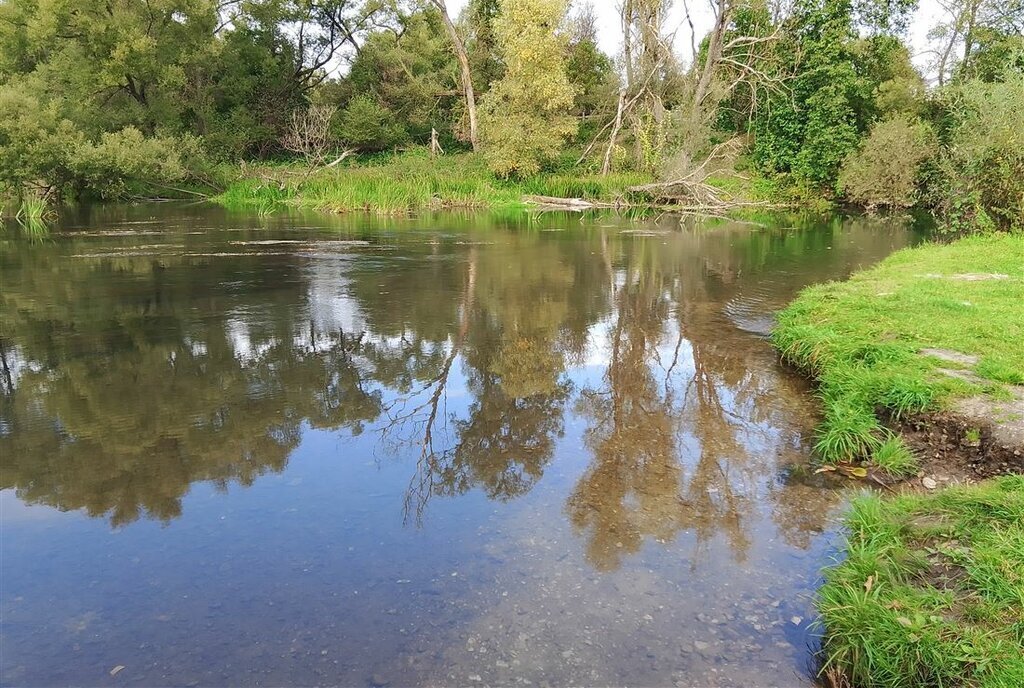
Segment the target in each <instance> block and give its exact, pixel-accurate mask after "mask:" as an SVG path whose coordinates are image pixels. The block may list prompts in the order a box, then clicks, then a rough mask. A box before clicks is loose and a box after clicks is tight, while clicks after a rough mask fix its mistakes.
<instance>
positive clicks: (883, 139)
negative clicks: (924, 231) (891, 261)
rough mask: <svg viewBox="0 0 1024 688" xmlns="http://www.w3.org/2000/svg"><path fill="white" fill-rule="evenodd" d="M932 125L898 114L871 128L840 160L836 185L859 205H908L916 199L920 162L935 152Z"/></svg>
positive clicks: (901, 206)
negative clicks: (857, 148) (852, 150)
mask: <svg viewBox="0 0 1024 688" xmlns="http://www.w3.org/2000/svg"><path fill="white" fill-rule="evenodd" d="M937 147H938V142H937V140H936V138H935V134H934V132H933V131H932V129H931V127H930V126H928V125H927V124H925V123H923V122H921V121H916V122H911V121H908V120H907V119H906V118H905V117H904V116H902V115H897V116H896V117H893V118H891V119H887V120H885V121H883V122H879V123H878V124H876V125H875V126H874V127H872V129H871V134H870V135H869V136H868V137H867V138H866V139H864V142H863V143H862V144H861V147H860V149H859V150H857V151H856V152H854V153H853V154H851V155H850V156H849V157H847V158H846V160H845V161H844V162H843V167H842V170H841V171H840V174H839V188H840V189H841V190H842V191H843V193H844V194H845V195H846V197H847V198H848V199H849V200H851V201H853V202H854V203H857V204H859V205H862V206H865V207H868V208H875V207H880V206H881V207H889V208H907V207H910V206H912V205H914V203H915V202H916V200H917V190H918V182H919V178H920V172H921V166H922V165H923V164H924V163H926V162H927V161H929V160H930V159H931V158H932V157H933V156H934V155H935V154H936V152H937Z"/></svg>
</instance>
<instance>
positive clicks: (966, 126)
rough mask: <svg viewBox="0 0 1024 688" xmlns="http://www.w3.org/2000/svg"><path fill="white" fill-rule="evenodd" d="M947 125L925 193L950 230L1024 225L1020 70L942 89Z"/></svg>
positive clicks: (1023, 115)
mask: <svg viewBox="0 0 1024 688" xmlns="http://www.w3.org/2000/svg"><path fill="white" fill-rule="evenodd" d="M944 106H945V110H946V112H947V113H948V114H947V117H948V118H949V119H950V120H951V121H952V123H953V124H952V126H951V127H950V129H949V131H948V132H947V133H946V136H948V138H949V141H948V144H947V145H946V146H945V147H944V148H943V151H942V154H941V155H940V157H939V162H938V168H939V169H938V174H937V179H936V181H935V182H934V183H933V184H932V188H931V190H930V193H931V195H932V197H933V204H934V205H935V206H936V207H938V208H939V210H940V212H941V213H942V215H943V216H944V217H945V219H946V223H947V228H948V229H950V230H952V231H957V232H965V231H985V230H992V229H1004V230H1013V229H1017V230H1019V229H1021V228H1024V141H1022V133H1024V72H1020V71H1015V70H1013V69H1007V70H1005V71H1004V72H1003V77H1002V80H1001V81H996V82H993V83H986V82H983V81H981V80H978V79H973V80H971V81H968V82H966V83H964V84H962V85H959V86H958V87H956V88H953V89H950V90H949V91H947V92H946V93H945V94H944Z"/></svg>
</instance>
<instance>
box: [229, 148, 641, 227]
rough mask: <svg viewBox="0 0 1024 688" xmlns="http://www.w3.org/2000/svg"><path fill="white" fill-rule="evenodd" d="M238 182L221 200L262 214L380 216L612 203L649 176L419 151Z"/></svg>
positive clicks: (269, 172) (262, 171) (262, 172)
mask: <svg viewBox="0 0 1024 688" xmlns="http://www.w3.org/2000/svg"><path fill="white" fill-rule="evenodd" d="M252 174H253V175H254V176H249V177H247V178H244V179H241V180H238V181H236V182H234V183H232V184H231V185H229V187H228V188H227V190H226V191H225V192H224V193H223V194H221V195H220V196H219V197H217V198H216V199H215V200H217V201H218V202H220V203H221V204H223V205H225V206H228V207H234V208H256V209H258V210H261V211H265V210H268V209H270V208H273V207H278V206H281V205H285V204H287V205H295V206H301V207H307V208H312V209H316V210H324V211H328V212H371V213H377V214H382V215H392V214H401V213H407V212H414V211H420V210H438V209H446V208H470V209H472V208H479V209H483V208H489V209H493V208H505V207H523V206H524V203H523V196H524V195H538V196H558V197H572V198H586V199H589V200H595V201H608V202H612V201H615V200H617V199H621V198H624V197H625V196H626V195H627V193H628V192H627V188H628V187H630V186H634V185H637V184H643V183H644V182H647V181H649V179H648V178H647V177H645V176H643V175H638V174H613V175H608V176H607V177H602V176H599V175H595V174H579V173H559V172H554V173H544V174H540V175H537V176H535V177H530V178H526V179H514V180H505V179H500V178H497V177H495V176H494V175H493V174H492V173H491V172H490V170H488V169H487V167H486V165H485V164H484V162H483V160H482V159H480V158H479V157H477V156H473V155H470V154H456V155H446V156H441V157H438V158H435V159H432V158H430V157H429V156H427V155H425V154H423V153H422V152H421V151H413V152H409V153H405V154H402V155H398V156H392V157H390V158H383V159H372V160H368V161H363V162H361V163H360V162H354V163H353V164H351V165H349V166H347V167H339V168H332V169H326V170H321V171H318V172H316V173H314V174H312V175H307V174H305V173H304V171H303V170H302V169H300V168H298V167H295V166H284V167H281V166H279V167H264V168H259V169H257V170H253V171H252Z"/></svg>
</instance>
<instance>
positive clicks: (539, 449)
mask: <svg viewBox="0 0 1024 688" xmlns="http://www.w3.org/2000/svg"><path fill="white" fill-rule="evenodd" d="M560 221H564V220H560ZM543 228H546V227H543ZM543 228H541V229H543ZM179 229H180V228H179ZM537 229H538V228H537V227H534V228H533V231H528V232H523V231H518V232H512V233H508V232H506V233H501V232H497V231H493V232H469V233H468V234H462V233H448V232H446V233H440V234H435V235H432V236H430V237H424V236H423V235H421V234H414V235H406V236H401V235H390V236H386V237H383V238H382V237H380V236H377V237H374V238H373V239H371V240H370V241H365V240H364V241H336V242H322V243H317V242H315V241H309V240H308V239H307V240H305V241H302V240H291V244H290V243H289V242H288V240H278V241H273V240H266V239H263V240H252V241H247V240H246V239H245V238H238V237H237V236H231V237H230V239H227V238H225V237H224V236H218V235H216V234H215V233H212V234H211V233H201V234H200V236H199V237H198V238H197V239H193V240H192V241H191V242H189V241H188V240H189V239H192V238H193V237H192V236H191V234H192V233H189V236H185V237H184V239H185V241H186V243H189V244H190V245H189V246H188V247H187V248H186V246H185V245H184V244H182V243H174V242H173V241H172V242H168V241H164V242H163V243H161V242H159V241H156V240H153V241H152V242H150V241H149V240H150V239H152V237H150V236H148V234H149V233H145V234H146V236H147V238H146V239H143V238H142V237H139V236H137V235H138V234H139V233H140V231H139V230H136V231H135V234H129V235H125V234H120V235H118V234H114V233H111V234H113V236H112V237H104V239H103V240H98V239H97V238H96V237H95V236H85V235H82V234H76V233H73V232H72V233H69V234H67V235H66V236H65V237H64V238H62V239H61V240H58V241H56V242H54V243H53V244H51V245H49V246H47V247H45V248H43V247H39V246H32V247H29V246H25V245H23V244H18V243H14V242H10V241H8V242H7V245H6V246H5V251H4V254H3V266H2V267H3V272H4V274H5V287H4V290H3V297H2V298H3V301H2V304H3V311H2V313H3V319H2V323H3V338H2V339H0V362H2V364H3V365H2V371H3V380H4V385H3V391H4V393H3V395H2V397H0V399H2V401H0V404H2V406H0V429H2V432H0V449H2V453H3V455H4V457H5V459H4V462H3V477H2V483H0V484H2V486H3V487H13V488H15V489H16V490H17V494H18V496H19V498H21V499H23V500H25V501H26V502H30V503H43V504H48V505H51V506H55V507H57V508H59V509H61V510H74V509H82V510H85V511H86V512H87V513H89V514H90V515H93V516H105V517H107V518H109V519H110V522H111V523H112V524H114V525H123V524H126V523H129V522H131V521H133V520H135V519H137V518H140V517H150V518H156V519H160V520H164V521H167V520H170V519H173V518H175V517H177V516H179V515H180V513H181V499H182V496H183V495H185V494H186V493H187V492H188V489H189V486H190V485H191V484H192V483H195V482H197V481H211V482H213V483H215V484H217V485H218V486H221V487H225V488H226V486H227V484H228V483H229V482H231V481H237V482H238V483H240V484H242V485H251V484H252V483H253V481H255V480H256V479H257V478H258V477H259V476H260V475H263V474H265V473H267V472H269V471H281V470H282V469H284V467H285V466H286V464H287V461H288V457H289V454H290V453H291V452H292V451H293V450H294V449H295V447H296V446H297V445H298V443H299V442H300V441H301V438H302V434H303V426H304V425H308V426H310V427H312V428H329V429H332V430H345V431H347V432H349V433H352V434H359V433H361V432H363V431H364V429H366V428H367V427H372V428H373V431H374V432H377V433H379V435H380V438H381V446H382V447H385V448H387V450H389V451H390V452H392V453H398V454H410V455H412V456H414V458H415V461H414V466H413V467H412V468H413V475H412V478H411V481H410V486H409V490H408V495H407V499H406V510H407V513H406V517H407V518H409V517H414V518H415V519H416V520H421V519H422V518H423V515H424V509H425V507H426V504H427V502H428V501H429V499H430V498H431V497H432V496H449V497H450V496H455V495H459V494H463V493H465V492H467V491H469V490H471V489H474V488H480V489H481V490H482V491H483V492H484V493H485V494H486V495H487V496H488V497H490V498H492V499H497V500H508V499H512V498H514V497H517V496H519V495H522V494H524V493H526V492H527V491H529V490H530V489H531V488H532V487H533V486H534V485H535V484H536V483H537V481H538V480H540V479H541V477H542V476H543V474H544V470H545V466H546V465H547V464H548V462H549V461H550V460H551V458H552V455H553V453H554V451H555V447H556V445H557V443H558V441H559V438H560V437H561V436H562V434H563V425H564V415H565V413H566V412H567V411H568V412H570V413H573V414H575V415H578V416H579V417H580V418H582V419H585V421H586V423H587V429H586V431H585V433H584V436H585V444H586V448H587V451H588V452H590V454H591V455H592V461H591V464H590V467H589V468H588V470H587V471H586V472H585V474H584V475H582V476H581V477H580V478H579V481H578V483H577V485H576V487H575V488H574V490H573V491H572V495H571V496H570V497H569V498H568V501H567V504H566V511H567V513H568V515H569V518H570V520H571V522H572V523H573V524H574V526H575V527H576V528H577V529H578V530H579V531H580V532H581V533H582V534H583V537H584V538H585V540H586V542H587V545H586V549H587V552H588V558H589V559H590V560H591V562H592V563H593V564H594V565H595V566H597V567H598V568H600V569H610V568H615V567H616V566H617V565H618V562H619V560H620V559H621V557H622V556H624V555H626V554H628V553H630V552H635V551H636V550H637V549H638V548H639V547H640V545H641V543H642V542H643V540H644V538H646V537H651V538H654V539H655V540H661V541H664V540H668V539H671V538H672V537H673V535H674V534H675V533H676V532H678V531H679V530H681V529H692V530H694V531H695V532H697V533H698V534H699V535H700V537H701V538H702V539H703V538H707V537H711V536H712V535H713V534H714V533H716V532H718V531H722V532H724V533H725V534H726V535H727V537H728V538H729V541H730V543H731V545H732V548H733V550H734V553H735V556H736V557H737V558H738V559H740V560H742V558H743V555H744V551H745V550H746V548H747V546H748V543H747V541H746V538H747V536H746V535H745V533H744V528H743V515H744V512H745V511H747V509H748V507H747V506H745V501H746V500H748V499H750V498H751V495H750V494H749V493H748V491H747V489H746V488H744V487H743V486H744V485H749V484H750V483H751V482H752V481H753V482H756V475H754V474H756V473H757V472H758V471H761V472H769V473H770V472H771V471H773V469H774V464H773V462H772V461H771V460H768V461H758V460H757V458H756V455H757V454H758V453H761V454H765V453H778V451H779V448H780V447H797V446H800V445H801V441H802V440H801V437H800V436H799V433H796V432H795V431H794V430H792V428H790V429H789V432H788V434H786V431H784V430H780V429H779V427H780V424H778V423H775V422H773V416H774V415H776V414H777V413H780V412H781V413H784V412H785V409H784V408H780V405H781V406H784V400H780V398H779V397H780V395H783V396H784V395H785V394H786V393H787V392H788V390H787V389H785V388H784V389H781V390H780V388H779V386H780V382H779V373H778V371H777V370H776V369H775V368H774V366H773V364H772V362H771V361H770V360H769V359H770V356H769V355H768V354H767V353H766V347H765V346H764V344H763V342H761V341H760V340H759V339H758V338H757V337H752V336H749V334H748V333H747V332H746V331H745V330H744V329H743V328H744V327H745V325H746V324H747V323H744V322H743V320H742V315H743V314H745V315H746V316H747V317H748V318H749V316H750V315H751V314H753V315H754V316H755V318H756V317H760V318H761V319H762V321H763V320H764V318H766V317H769V316H770V313H771V311H772V309H773V308H775V307H776V306H777V305H778V304H780V303H782V302H784V300H785V299H786V298H787V297H788V296H789V295H790V294H792V293H793V291H794V290H795V289H796V288H798V287H799V286H800V285H802V284H804V283H807V282H811V281H814V280H815V279H818V278H820V277H821V276H836V275H841V274H842V273H844V272H846V271H848V270H849V269H850V268H851V267H852V266H853V265H855V264H857V263H860V262H865V261H870V260H872V259H874V258H875V257H878V256H881V255H884V254H885V253H887V252H888V251H890V250H891V249H892V248H893V245H894V243H895V242H898V241H899V240H900V239H899V237H900V236H903V237H906V236H907V235H900V234H893V233H890V232H885V231H880V230H878V229H877V228H871V229H864V228H861V229H860V231H858V228H856V227H853V228H852V229H851V228H850V227H849V226H847V227H843V226H842V225H840V224H834V225H833V226H832V227H829V228H828V229H826V230H822V229H821V228H820V227H818V228H815V229H813V230H798V229H790V230H784V231H779V230H772V231H764V230H762V231H756V230H755V231H752V230H750V229H748V228H744V227H726V228H720V229H718V230H716V231H714V232H712V233H709V232H708V231H707V230H706V229H705V228H696V229H693V228H689V229H688V228H686V227H678V226H672V225H671V224H669V223H668V222H666V223H664V224H663V225H661V226H657V227H655V228H654V229H653V231H651V233H652V234H654V238H651V237H643V238H641V237H638V236H635V235H633V234H630V233H625V232H616V231H615V228H614V227H590V228H588V229H587V230H586V231H588V236H586V237H579V236H573V237H571V239H570V238H567V237H566V236H565V235H564V234H554V233H544V232H543V231H537ZM577 229H578V228H577ZM159 236H160V237H163V238H167V236H168V235H164V234H162V233H160V234H159ZM169 238H171V239H174V240H181V239H182V237H181V236H180V234H175V233H173V232H172V233H170V235H169ZM844 241H845V242H847V243H850V244H852V243H853V242H856V244H857V250H856V251H851V250H835V249H837V248H839V245H841V244H842V243H843V242H844ZM143 242H145V243H143ZM97 244H99V246H97ZM225 244H226V245H227V246H225ZM292 244H298V245H299V247H300V248H301V250H298V249H297V250H295V251H294V252H289V251H282V250H281V248H282V246H285V247H287V246H290V245H292ZM86 246H88V247H89V249H90V252H88V253H87V252H85V248H84V247H86ZM225 248H231V249H233V250H231V251H230V252H229V251H225V250H223V249H225ZM271 248H272V249H273V250H267V249H271ZM97 249H99V250H97ZM218 254H221V255H218ZM796 262H799V264H800V268H801V269H800V273H799V274H798V275H796V274H792V273H791V272H790V271H789V270H790V269H791V267H792V266H793V264H794V263H796ZM737 312H739V313H740V314H741V317H739V318H737V317H736V315H735V314H736V313H737ZM595 360H597V361H600V365H601V366H603V368H604V369H603V371H602V373H601V376H600V381H599V383H595V382H594V380H593V376H590V375H587V374H583V373H585V372H586V371H588V370H590V369H592V368H593V367H594V366H593V365H592V364H593V362H594V361H595ZM588 364H590V365H588ZM453 381H454V382H455V384H457V386H458V388H459V393H460V394H461V395H465V397H466V399H467V401H466V402H465V403H464V404H462V407H463V408H462V409H461V410H460V411H450V410H449V409H448V408H447V406H446V402H447V400H448V398H449V395H450V390H449V388H450V387H451V386H452V384H453ZM786 384H788V383H784V384H783V387H785V386H786ZM781 426H782V427H785V424H784V423H783V424H781Z"/></svg>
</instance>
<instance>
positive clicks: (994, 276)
mask: <svg viewBox="0 0 1024 688" xmlns="http://www.w3.org/2000/svg"><path fill="white" fill-rule="evenodd" d="M918 277H928V278H930V279H954V280H960V281H961V282H981V281H983V280H1004V279H1010V276H1009V275H1004V274H1003V273H1001V272H962V273H960V274H957V275H939V274H936V273H933V272H928V273H925V274H923V275H918Z"/></svg>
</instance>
